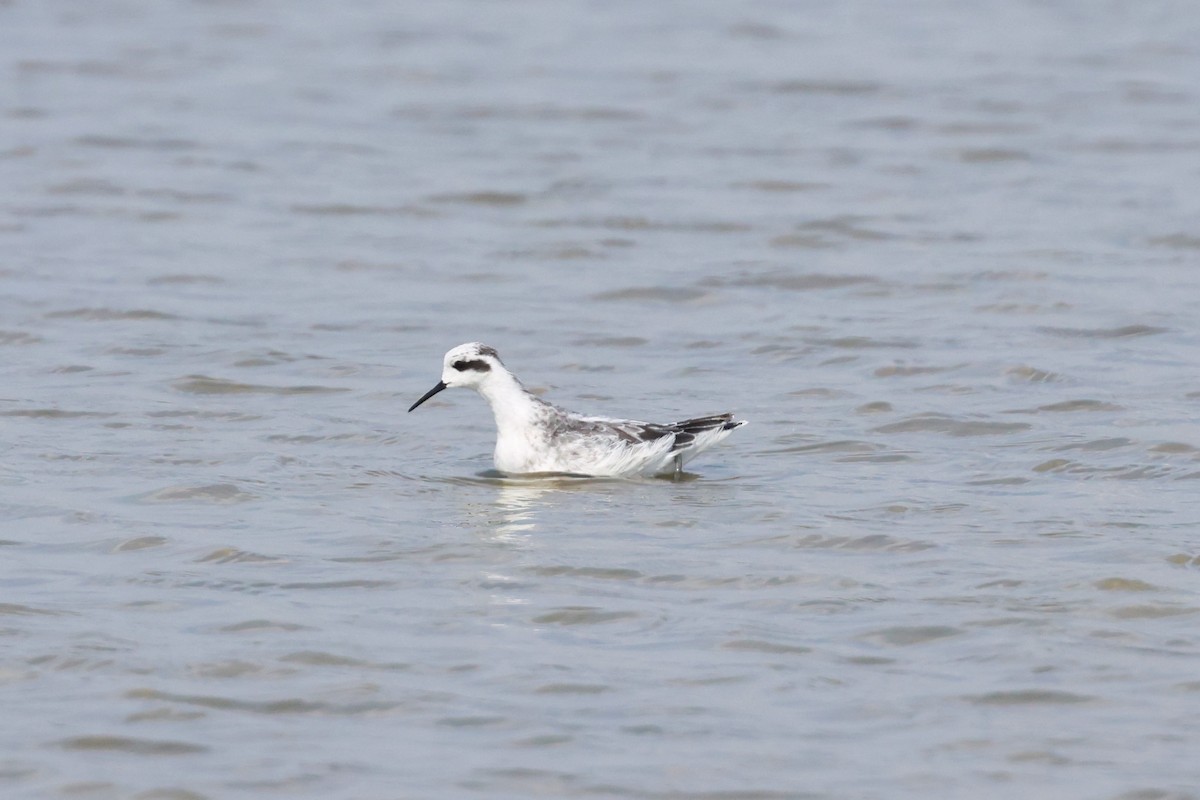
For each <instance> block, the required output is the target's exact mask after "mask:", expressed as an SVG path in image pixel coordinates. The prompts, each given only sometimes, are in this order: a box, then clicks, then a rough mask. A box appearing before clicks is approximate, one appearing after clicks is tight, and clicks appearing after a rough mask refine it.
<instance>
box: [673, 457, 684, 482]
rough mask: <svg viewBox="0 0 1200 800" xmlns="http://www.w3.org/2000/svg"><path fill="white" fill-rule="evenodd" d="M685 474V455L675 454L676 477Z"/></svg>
mask: <svg viewBox="0 0 1200 800" xmlns="http://www.w3.org/2000/svg"><path fill="white" fill-rule="evenodd" d="M682 474H683V456H681V455H679V456H675V477H676V478H678V477H679V476H680V475H682Z"/></svg>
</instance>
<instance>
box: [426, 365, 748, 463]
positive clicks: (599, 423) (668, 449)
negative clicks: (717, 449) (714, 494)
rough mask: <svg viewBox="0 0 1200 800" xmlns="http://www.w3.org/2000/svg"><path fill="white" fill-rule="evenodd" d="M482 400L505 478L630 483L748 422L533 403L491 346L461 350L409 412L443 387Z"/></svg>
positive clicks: (681, 459)
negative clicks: (617, 414) (595, 412)
mask: <svg viewBox="0 0 1200 800" xmlns="http://www.w3.org/2000/svg"><path fill="white" fill-rule="evenodd" d="M455 387H464V388H468V389H474V390H475V391H477V392H479V393H480V394H481V395H483V398H484V399H485V400H487V401H488V405H490V406H491V407H492V413H493V414H494V415H495V417H496V453H495V464H496V469H498V470H499V471H500V472H504V473H508V474H516V475H519V474H529V473H537V472H559V473H570V474H574V475H588V476H593V477H632V476H635V475H658V474H662V473H666V472H676V473H678V472H680V471H682V469H683V465H684V464H686V463H687V462H688V461H690V460H691V459H692V458H694V457H695V456H697V455H699V454H700V453H701V452H703V451H704V450H707V449H708V448H709V447H711V446H713V445H714V444H716V443H717V442H719V441H721V440H722V439H724V438H725V437H726V436H728V435H729V434H730V433H731V432H732V431H733V430H734V429H735V428H739V427H741V426H742V425H745V424H746V421H745V420H737V421H734V419H733V414H714V415H712V416H708V417H697V418H696V419H685V420H683V421H681V422H668V423H666V424H656V423H653V422H638V421H636V420H631V419H608V418H607V417H585V416H582V415H580V414H575V413H573V412H570V411H566V410H564V409H561V408H558V407H557V406H553V405H551V404H550V403H547V402H546V401H545V400H542V399H541V398H539V397H534V396H533V395H532V394H530V393H529V391H528V390H527V389H526V388H525V387H524V386H522V385H521V382H520V381H519V380H517V377H516V376H515V375H513V374H512V373H511V372H509V371H508V369H507V368H506V367H505V366H504V363H503V362H502V361H501V360H500V356H499V355H498V354H497V353H496V350H495V348H492V347H488V346H487V345H486V344H481V343H480V342H468V343H467V344H460V345H459V346H458V347H455V348H454V349H453V350H451V351H450V352H448V353H446V358H445V360H444V361H443V366H442V379H441V380H440V381H438V383H437V385H436V386H434V387H433V388H432V389H430V390H429V391H428V392H426V393H425V394H424V395H423V396H422V397H421V399H420V400H418V401H417V402H415V403H413V404H412V407H410V408H409V409H408V410H409V411H412V410H413V409H415V408H416V407H417V406H419V405H421V404H422V403H424V402H425V401H426V400H428V399H429V398H431V397H433V396H434V395H435V394H437V393H438V392H440V391H442V390H443V389H451V388H455Z"/></svg>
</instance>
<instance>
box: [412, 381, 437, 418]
mask: <svg viewBox="0 0 1200 800" xmlns="http://www.w3.org/2000/svg"><path fill="white" fill-rule="evenodd" d="M445 388H446V382H445V381H438V382H437V386H435V387H433V388H432V389H430V390H429V391H428V392H426V393H425V394H424V395H422V396H421V399H420V400H418V401H417V402H415V403H413V404H412V405H411V406H409V409H408V410H409V411H412V410H413V409H414V408H416V407H417V406H419V405H421V403H424V402H425V401H426V400H428V399H429V398H431V397H433V396H434V395H435V394H437V393H438V392H440V391H441V390H442V389H445Z"/></svg>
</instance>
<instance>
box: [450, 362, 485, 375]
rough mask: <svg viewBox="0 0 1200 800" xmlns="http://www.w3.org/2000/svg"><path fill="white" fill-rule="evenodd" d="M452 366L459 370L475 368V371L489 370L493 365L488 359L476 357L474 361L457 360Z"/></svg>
mask: <svg viewBox="0 0 1200 800" xmlns="http://www.w3.org/2000/svg"><path fill="white" fill-rule="evenodd" d="M450 366H452V367H454V368H455V369H456V370H458V371H459V372H465V371H467V370H473V371H475V372H487V371H488V370H490V369H491V366H490V365H489V364H488V363H487V362H486V361H481V360H478V359H475V360H473V361H455V362H454V363H453V364H451V365H450Z"/></svg>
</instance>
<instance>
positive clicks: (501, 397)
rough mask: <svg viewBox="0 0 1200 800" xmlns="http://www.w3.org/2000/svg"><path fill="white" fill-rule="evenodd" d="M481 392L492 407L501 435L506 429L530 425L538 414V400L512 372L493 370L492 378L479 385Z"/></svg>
mask: <svg viewBox="0 0 1200 800" xmlns="http://www.w3.org/2000/svg"><path fill="white" fill-rule="evenodd" d="M479 393H480V394H481V395H483V398H484V399H485V400H487V401H488V405H490V406H491V407H492V414H493V415H494V416H495V417H496V428H497V429H498V430H499V431H500V435H501V436H503V435H504V433H505V431H511V430H513V429H514V428H520V427H523V426H526V425H528V424H529V423H530V422H532V421H533V419H534V417H535V416H536V411H537V406H538V402H537V400H536V399H535V398H534V397H533V395H531V394H529V392H527V391H525V387H524V386H522V385H521V382H520V381H518V380H517V379H516V377H515V376H514V375H513V374H512V373H511V372H505V371H500V370H493V371H492V375H491V377H490V379H489V380H487V381H485V382H484V383H483V384H482V385H481V386H480V387H479Z"/></svg>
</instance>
